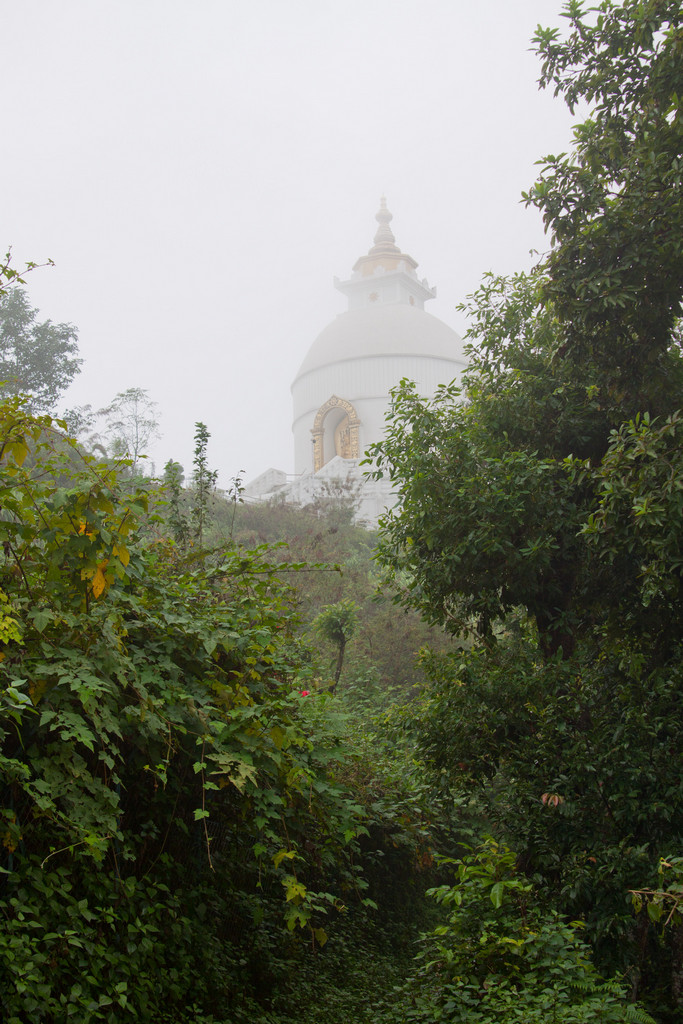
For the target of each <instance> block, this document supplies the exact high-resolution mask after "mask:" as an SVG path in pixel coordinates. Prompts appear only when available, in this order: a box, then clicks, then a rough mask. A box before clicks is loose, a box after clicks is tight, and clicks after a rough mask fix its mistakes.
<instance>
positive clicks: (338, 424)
mask: <svg viewBox="0 0 683 1024" xmlns="http://www.w3.org/2000/svg"><path fill="white" fill-rule="evenodd" d="M359 426H360V420H359V419H358V416H357V414H356V410H355V409H354V407H353V406H352V405H351V403H350V402H347V401H346V399H345V398H338V397H337V395H332V397H331V398H328V399H327V401H326V402H325V403H324V404H323V405H321V406H320V408H319V409H318V411H317V413H316V416H315V420H314V421H313V429H312V430H311V434H312V435H313V472H314V473H317V472H318V470H319V469H322V468H323V466H324V465H325V464H326V463H327V462H329V461H330V459H333V458H334V456H335V455H341V457H342V458H343V459H359V458H360V446H359V441H358V427H359Z"/></svg>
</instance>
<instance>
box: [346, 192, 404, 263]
mask: <svg viewBox="0 0 683 1024" xmlns="http://www.w3.org/2000/svg"><path fill="white" fill-rule="evenodd" d="M379 203H380V205H379V210H378V211H377V213H376V214H375V220H376V221H377V223H378V224H379V227H378V228H377V231H376V232H375V237H374V243H375V244H374V245H373V247H372V249H370V251H369V252H368V254H367V256H361V258H360V259H359V260H356V262H355V263H354V266H353V269H354V270H360V271H361V272H362V273H363V275H364V276H366V275H370V274H373V273H375V271H376V270H377V268H378V267H383V268H384V270H396V269H397V268H398V266H399V264H400V263H401V262H402V261H403V262H405V263H406V264H407V265H408V266H409V267H412V268H415V267H416V266H417V260H414V259H413V257H412V256H408V255H407V254H406V253H402V252H401V250H400V249H399V247H398V246H397V245H396V239H395V238H394V233H393V231H392V230H391V228H390V227H389V224H390V223H391V221H392V220H393V214H392V213H391V212H390V211H389V210H388V209H387V200H386V197H385V196H382V198H381V199H380V201H379Z"/></svg>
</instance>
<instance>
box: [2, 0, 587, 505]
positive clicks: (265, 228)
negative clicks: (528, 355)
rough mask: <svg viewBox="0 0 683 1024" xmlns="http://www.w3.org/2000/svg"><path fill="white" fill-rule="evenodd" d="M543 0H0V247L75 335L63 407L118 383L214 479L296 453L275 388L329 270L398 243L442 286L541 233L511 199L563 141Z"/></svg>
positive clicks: (538, 243) (521, 250) (285, 393)
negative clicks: (379, 229) (1, 91)
mask: <svg viewBox="0 0 683 1024" xmlns="http://www.w3.org/2000/svg"><path fill="white" fill-rule="evenodd" d="M561 6H562V4H561V0H516V2H515V3H510V0H479V3H478V4H476V5H475V4H472V3H464V2H463V0H420V2H419V3H417V2H415V0H412V2H408V0H346V2H344V3H341V2H339V0H249V2H246V0H239V2H238V0H192V2H191V0H186V2H183V3H181V2H178V0H115V2H106V0H98V2H97V3H94V2H93V0H58V2H56V3H55V2H54V0H22V2H21V3H17V2H16V0H11V2H10V0H1V2H0V14H1V16H2V18H1V23H2V33H1V38H0V56H1V58H2V66H3V80H4V85H5V98H4V102H3V111H2V121H1V125H2V127H1V131H0V147H1V150H2V178H3V187H2V192H1V196H2V217H1V218H0V246H3V249H2V251H3V252H4V251H5V250H6V248H7V246H9V245H11V246H12V247H13V255H14V260H15V262H16V263H17V264H20V263H22V262H23V261H24V260H28V259H30V260H35V261H38V262H40V261H42V260H44V259H47V258H48V257H49V258H51V259H53V260H54V261H55V264H56V266H55V267H53V268H47V269H43V270H38V271H35V272H34V273H32V274H31V275H30V277H29V278H28V292H29V296H30V299H31V301H32V304H33V305H34V306H37V307H38V308H39V309H40V312H41V317H42V318H44V319H47V318H50V319H52V320H54V321H59V322H61V321H69V322H72V323H74V324H76V325H77V327H78V329H79V339H80V351H81V355H82V356H83V357H84V359H85V363H84V367H83V370H82V372H81V374H80V376H79V377H78V378H77V381H76V382H75V384H74V385H73V387H72V388H71V390H70V392H69V393H68V395H67V396H65V398H64V400H63V402H62V404H61V406H60V408H65V407H70V406H73V405H77V404H84V403H90V404H91V405H93V406H94V407H96V408H97V407H100V406H103V405H106V404H107V403H108V402H109V401H110V400H111V398H112V397H113V396H114V394H115V393H116V392H118V391H122V390H124V389H126V388H129V387H142V388H146V389H148V390H149V393H150V397H151V398H152V399H154V400H155V401H156V402H158V403H159V411H160V422H161V429H162V432H163V438H162V440H161V441H160V442H158V443H157V444H155V446H154V450H153V452H152V453H151V454H152V455H153V458H154V462H155V464H156V468H157V471H159V472H160V471H161V469H162V468H163V464H164V463H165V461H166V460H167V459H168V458H171V457H172V458H175V459H177V460H178V461H180V462H182V463H183V464H184V466H185V469H186V471H188V473H189V471H190V470H191V461H192V448H193V440H192V439H193V433H194V423H195V422H196V421H197V420H202V421H203V422H205V423H206V424H207V426H208V428H209V430H210V432H211V435H212V438H211V442H210V445H209V461H210V464H211V465H212V467H215V468H217V469H218V470H219V480H220V483H221V484H222V485H223V486H227V484H228V482H229V479H230V478H231V477H232V476H233V475H234V474H236V473H237V472H238V471H239V470H244V471H245V474H246V478H247V480H248V479H250V478H252V477H254V476H256V475H258V474H259V473H260V472H262V471H263V470H265V469H267V468H268V467H269V466H275V467H276V468H280V469H284V470H287V471H288V472H291V471H292V470H293V461H294V459H293V443H292V435H291V418H292V413H291V396H290V391H289V387H290V384H291V381H292V380H293V378H294V376H295V374H296V371H297V369H298V367H299V364H300V363H301V361H302V359H303V357H304V355H305V354H306V351H307V349H308V347H309V346H310V345H311V343H312V342H313V341H314V339H315V337H316V336H317V334H318V333H319V332H320V331H321V330H322V329H323V328H324V327H325V326H326V324H327V323H328V322H329V321H330V320H331V319H333V318H334V316H336V315H337V314H338V313H340V312H342V311H343V310H344V309H345V308H346V302H345V298H344V296H342V295H341V294H340V293H338V292H337V291H335V289H334V287H333V285H332V278H333V277H334V276H335V275H337V276H339V277H341V278H342V279H345V278H347V277H348V276H349V273H350V271H351V267H352V265H353V263H354V262H355V260H356V259H357V258H358V257H359V256H360V255H362V254H364V253H365V252H367V250H368V249H369V248H370V246H371V245H372V238H373V235H374V232H375V229H376V226H377V225H376V223H375V220H374V215H375V212H376V210H377V208H378V205H379V198H380V196H381V195H382V194H386V196H387V202H388V206H389V209H390V210H391V211H392V213H393V214H394V220H393V222H392V228H393V230H394V233H395V235H396V241H397V244H398V245H399V246H400V247H401V249H402V250H403V251H404V252H407V253H409V254H410V255H411V256H413V257H414V258H415V259H416V260H418V262H419V269H418V274H419V276H420V277H422V276H425V277H426V278H427V279H428V281H429V283H430V285H432V286H433V285H436V286H437V289H438V297H437V299H436V300H434V301H432V302H429V303H428V304H427V307H426V308H427V309H428V311H429V312H430V313H432V314H433V315H435V316H438V317H440V318H441V319H442V320H444V321H445V322H446V323H448V324H449V325H450V326H452V327H454V328H455V329H456V330H458V331H459V332H460V333H461V334H462V333H463V332H464V330H465V329H466V323H465V321H464V319H463V316H462V314H460V313H458V312H457V311H456V309H455V307H456V305H457V304H458V302H460V301H462V300H463V299H464V297H465V296H466V295H467V294H468V293H469V292H471V291H472V290H473V289H475V288H476V287H477V284H478V282H479V281H480V279H481V277H482V274H483V273H484V272H485V271H487V270H494V271H496V272H501V273H509V272H513V271H515V270H522V269H527V268H528V267H529V266H530V265H531V263H532V258H531V257H530V256H529V252H530V250H533V249H535V250H541V251H543V250H545V249H546V248H547V242H546V240H545V238H544V235H543V231H542V225H541V222H540V217H539V216H538V214H537V213H536V212H535V211H533V210H526V209H525V208H524V206H523V205H522V204H521V202H520V193H521V192H522V190H524V189H527V188H528V187H529V186H530V185H531V183H532V182H533V180H534V178H535V176H536V175H537V173H538V168H537V167H536V166H535V163H536V161H538V160H540V159H541V158H542V157H543V156H544V155H546V154H548V153H553V152H559V151H564V150H566V149H567V148H568V147H569V145H570V141H571V123H572V122H571V118H570V116H569V114H568V112H567V111H566V109H565V108H564V106H563V105H562V103H561V101H559V100H555V99H553V97H552V95H550V94H547V93H540V92H539V91H538V88H537V85H536V81H537V79H538V75H539V72H540V64H539V61H538V58H537V57H536V56H535V55H534V54H533V53H532V52H531V51H530V45H531V43H530V40H531V38H532V36H533V33H534V30H535V27H536V25H537V23H538V22H541V23H542V24H543V25H553V26H557V25H559V26H561V25H562V23H563V19H561V18H560V17H559V12H560V10H561Z"/></svg>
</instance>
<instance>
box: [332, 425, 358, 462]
mask: <svg viewBox="0 0 683 1024" xmlns="http://www.w3.org/2000/svg"><path fill="white" fill-rule="evenodd" d="M334 450H335V453H336V454H337V455H341V457H342V459H353V458H355V457H356V456H355V455H352V454H351V425H350V423H349V417H348V416H345V417H344V419H343V420H342V421H341V423H340V424H339V425H338V426H337V428H336V430H335V432H334Z"/></svg>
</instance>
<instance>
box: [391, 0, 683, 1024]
mask: <svg viewBox="0 0 683 1024" xmlns="http://www.w3.org/2000/svg"><path fill="white" fill-rule="evenodd" d="M566 15H567V19H568V23H569V26H570V32H569V36H568V38H567V39H566V40H565V41H562V40H561V39H560V37H559V33H558V32H556V31H554V30H549V31H546V30H541V31H539V34H538V36H537V45H538V47H539V50H540V52H541V56H542V58H543V61H544V70H543V83H544V84H551V83H553V84H554V85H555V88H556V90H557V91H558V92H559V93H561V94H563V95H564V96H565V98H566V99H567V100H568V102H569V104H570V106H572V107H573V106H574V105H575V104H577V103H579V102H581V101H585V102H587V103H589V104H593V110H592V111H591V114H590V117H589V119H587V120H586V121H584V123H583V124H582V125H580V126H579V127H578V128H577V129H576V140H577V141H576V147H575V149H574V151H573V152H572V153H571V154H570V155H569V156H568V157H559V158H556V159H555V158H549V159H548V161H547V162H546V167H545V169H544V171H543V174H542V177H541V180H540V181H539V182H538V183H537V185H536V186H535V187H534V188H533V189H532V190H531V191H530V193H529V195H528V201H529V202H531V203H533V204H535V205H536V206H538V207H539V208H540V209H541V210H542V211H543V213H544V216H545V219H546V224H547V226H548V229H549V231H550V232H551V234H552V249H551V251H550V254H549V255H548V256H547V258H546V259H545V260H544V261H543V262H542V263H541V264H540V266H539V267H538V268H537V269H536V270H535V271H534V272H533V273H532V274H530V275H518V276H516V277H514V278H512V279H509V280H503V279H498V278H494V277H489V278H487V279H485V281H484V282H483V284H482V286H481V287H480V289H479V290H478V291H477V292H476V293H475V295H474V296H473V297H471V299H470V301H469V304H468V306H467V307H466V308H467V311H468V312H469V314H470V318H471V328H470V331H469V338H470V341H471V350H470V355H471V361H470V366H469V369H468V372H467V373H466V374H465V375H464V377H463V381H462V385H461V388H460V389H459V388H456V387H446V388H443V389H442V390H441V392H440V393H439V394H438V395H437V396H436V398H435V399H434V400H433V401H430V402H426V401H423V400H422V399H420V398H419V397H418V395H417V392H416V389H415V388H414V387H412V386H411V385H410V384H409V383H408V382H404V383H403V384H402V386H401V387H400V388H399V389H398V391H397V392H396V395H395V402H394V407H393V412H392V414H391V416H390V418H389V422H388V429H387V436H386V440H385V441H384V442H382V443H381V444H380V445H378V446H377V447H376V448H375V450H374V452H372V453H371V454H372V455H373V457H374V458H375V459H376V460H377V465H378V467H379V469H378V472H380V473H386V474H388V475H389V476H390V477H391V478H392V479H393V481H394V483H395V486H396V489H397V491H398V492H399V495H400V504H399V506H398V507H397V508H396V509H395V510H394V511H392V512H391V513H389V514H388V515H387V517H386V518H385V521H384V524H383V525H384V531H383V535H382V537H381V540H380V550H381V555H382V558H383V560H384V561H385V562H386V563H387V564H388V565H389V566H390V568H391V570H392V571H393V573H394V574H395V576H396V577H397V578H403V579H406V580H407V587H406V590H405V600H406V601H408V602H409V603H411V604H412V605H413V606H415V607H417V608H420V609H422V610H424V611H425V612H426V614H427V615H428V616H429V617H430V619H431V620H432V621H435V622H440V623H442V624H444V625H445V626H446V627H447V628H449V629H450V630H451V631H452V632H454V633H455V634H460V636H461V637H464V638H465V639H466V640H467V643H463V648H464V649H463V651H462V652H460V653H459V654H456V655H454V656H452V657H451V658H450V659H449V660H448V661H447V662H446V663H445V664H438V663H437V662H436V661H434V662H433V663H432V664H431V666H430V671H431V681H432V695H433V700H432V701H431V702H430V703H429V704H428V705H427V708H426V710H425V712H424V717H423V733H422V737H421V745H422V750H423V753H424V756H425V757H427V759H428V760H430V761H431V763H432V764H433V767H434V768H435V769H437V774H436V778H437V779H439V778H440V777H441V776H439V774H438V773H439V772H446V775H447V778H448V779H449V780H450V782H451V783H452V784H455V785H456V786H458V787H459V786H462V787H465V788H467V787H469V789H468V790H467V791H468V792H469V793H470V795H471V797H472V799H473V800H475V801H476V800H479V799H481V803H479V808H480V813H481V814H482V815H483V817H484V818H486V819H487V820H488V821H489V822H491V823H493V824H494V825H495V828H496V831H497V834H498V835H499V836H501V837H503V838H505V839H506V840H507V841H509V842H510V845H511V846H512V847H513V848H515V849H516V850H517V851H518V855H519V859H520V863H521V864H522V865H523V866H524V868H525V870H526V871H527V872H528V873H529V874H534V873H535V874H537V875H538V877H539V878H541V879H542V880H543V886H544V889H545V892H546V893H547V895H548V896H549V898H550V900H551V901H554V903H555V907H556V909H558V910H560V912H562V913H566V914H568V915H572V916H573V915H578V914H580V915H583V916H584V917H585V918H586V921H587V924H588V934H589V936H590V938H591V940H592V941H593V943H594V944H595V949H596V951H597V954H598V956H599V958H600V963H601V964H602V965H604V966H605V968H606V969H607V970H614V969H615V968H617V967H619V968H621V969H628V970H631V971H632V973H633V978H634V989H635V990H640V991H642V992H643V994H644V995H646V996H647V998H648V1000H650V1005H651V1006H653V1007H657V1011H658V1012H659V1013H660V1014H661V1015H662V1017H663V1018H664V1019H666V1020H672V1021H673V1020H677V1019H679V1017H680V1009H681V1005H683V1003H682V996H681V993H682V992H683V957H682V956H681V943H680V933H678V934H677V935H675V936H673V937H672V936H668V937H665V938H664V940H660V938H659V937H658V936H656V935H655V933H654V930H653V926H652V923H651V922H648V919H647V917H646V916H645V915H641V917H640V918H639V919H638V920H635V919H634V918H633V917H632V916H631V914H630V911H629V910H628V908H627V907H626V906H625V903H624V901H625V898H626V897H627V891H628V890H629V889H642V890H644V891H647V890H648V889H653V888H654V886H655V885H656V870H657V865H658V863H659V861H660V858H661V857H662V856H664V857H667V856H670V855H671V853H672V851H676V850H677V848H678V844H679V842H680V834H681V820H680V815H679V812H678V808H679V801H680V791H681V773H680V758H681V745H680V737H681V731H680V728H679V726H678V725H677V722H678V720H679V711H678V709H677V697H676V695H678V696H680V688H681V676H680V653H681V652H680V635H681V628H682V626H683V601H682V600H681V597H682V596H683V592H682V591H681V579H682V577H681V571H682V553H681V546H680V537H681V532H682V528H683V520H682V518H681V511H682V510H681V508H680V507H679V506H680V498H679V495H680V494H681V493H683V464H682V463H681V459H680V455H679V450H680V429H681V428H680V416H679V413H678V412H677V410H678V408H679V406H680V396H681V393H682V389H681V385H682V377H681V365H682V364H681V352H680V337H679V330H678V325H677V318H678V317H679V315H680V312H681V299H682V297H683V243H682V241H681V239H682V237H683V235H682V233H681V227H682V226H683V225H682V223H681V215H682V211H683V208H682V206H681V191H682V187H683V165H681V163H680V152H681V138H682V136H681V132H682V130H683V122H682V119H681V113H680V103H679V99H678V94H677V89H678V87H679V83H680V81H681V80H683V46H681V39H682V38H683V35H682V30H683V20H682V15H681V11H680V5H679V4H677V3H676V4H674V3H667V2H665V0H664V2H659V0H652V2H644V3H636V2H632V0H626V2H624V3H622V4H614V3H611V2H609V0H606V2H604V3H601V4H600V5H599V7H597V8H594V9H591V10H587V9H585V8H584V6H583V5H582V4H580V3H577V2H574V0H572V2H570V3H568V4H566ZM527 616H528V621H527ZM477 633H478V634H480V636H481V639H482V641H483V642H482V643H477V642H472V641H474V639H475V634H477ZM468 644H469V645H470V649H469V650H468V649H466V648H467V645H468ZM674 931H675V929H674ZM513 1019H514V1018H513Z"/></svg>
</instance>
